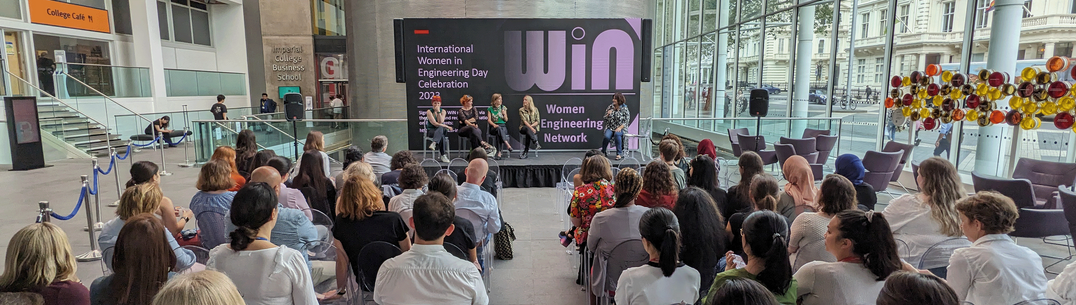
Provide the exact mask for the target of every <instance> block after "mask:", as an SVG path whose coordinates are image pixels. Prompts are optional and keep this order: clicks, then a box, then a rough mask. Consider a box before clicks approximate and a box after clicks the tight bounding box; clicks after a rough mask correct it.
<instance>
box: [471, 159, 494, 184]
mask: <svg viewBox="0 0 1076 305" xmlns="http://www.w3.org/2000/svg"><path fill="white" fill-rule="evenodd" d="M466 171H467V183H470V184H482V181H485V180H486V174H488V173H489V163H486V159H474V160H471V162H470V163H467V169H466Z"/></svg>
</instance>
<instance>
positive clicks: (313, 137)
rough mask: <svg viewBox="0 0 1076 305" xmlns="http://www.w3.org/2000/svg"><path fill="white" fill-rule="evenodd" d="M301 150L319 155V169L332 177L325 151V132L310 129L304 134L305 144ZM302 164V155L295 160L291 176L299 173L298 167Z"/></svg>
mask: <svg viewBox="0 0 1076 305" xmlns="http://www.w3.org/2000/svg"><path fill="white" fill-rule="evenodd" d="M303 152H313V153H316V154H319V155H321V169H322V171H323V172H325V177H332V173H331V172H330V170H329V154H326V153H325V134H323V133H321V132H320V131H317V130H311V131H310V132H309V133H307V134H306V144H303ZM302 165H303V157H301V156H300V157H299V159H298V160H295V168H293V169H292V170H291V171H292V174H291V176H292V177H295V176H296V175H298V173H299V168H300V167H302Z"/></svg>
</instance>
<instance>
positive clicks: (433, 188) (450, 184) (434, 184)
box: [429, 173, 456, 200]
mask: <svg viewBox="0 0 1076 305" xmlns="http://www.w3.org/2000/svg"><path fill="white" fill-rule="evenodd" d="M429 189H430V192H438V193H441V194H442V195H445V198H448V199H449V200H454V199H456V180H454V179H452V176H449V175H448V173H437V174H436V175H433V179H430V185H429Z"/></svg>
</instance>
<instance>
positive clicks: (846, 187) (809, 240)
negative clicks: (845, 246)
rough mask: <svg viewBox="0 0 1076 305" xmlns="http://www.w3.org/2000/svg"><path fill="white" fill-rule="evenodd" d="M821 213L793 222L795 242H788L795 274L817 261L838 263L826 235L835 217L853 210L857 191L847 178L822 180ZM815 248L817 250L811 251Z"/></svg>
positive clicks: (837, 177) (819, 205) (835, 175)
mask: <svg viewBox="0 0 1076 305" xmlns="http://www.w3.org/2000/svg"><path fill="white" fill-rule="evenodd" d="M817 204H818V212H817V213H815V212H805V213H803V214H800V216H799V217H796V220H793V221H792V233H791V234H792V235H791V236H792V238H790V239H789V240H788V253H792V256H791V257H789V260H790V261H791V262H792V272H796V271H797V270H799V269H800V267H802V266H803V265H804V264H806V263H810V262H813V261H822V262H836V261H837V258H836V257H834V256H833V254H830V252H828V251H827V249H826V246H825V245H826V244H825V235H826V228H828V226H829V223H830V220H831V219H832V218H833V215H837V213H840V212H841V211H844V210H847V209H853V208H855V205H856V190H855V188H854V187H853V186H852V182H849V181H848V179H845V178H844V176H841V175H837V174H830V175H828V176H826V179H823V180H822V189H821V190H820V191H819V195H818V203H817ZM808 245H814V247H807V246H808Z"/></svg>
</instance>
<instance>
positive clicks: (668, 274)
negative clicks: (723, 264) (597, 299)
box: [616, 195, 705, 305]
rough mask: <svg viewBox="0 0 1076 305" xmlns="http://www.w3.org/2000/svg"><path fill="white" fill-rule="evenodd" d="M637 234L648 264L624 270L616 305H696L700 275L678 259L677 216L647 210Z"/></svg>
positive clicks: (663, 210) (665, 212)
mask: <svg viewBox="0 0 1076 305" xmlns="http://www.w3.org/2000/svg"><path fill="white" fill-rule="evenodd" d="M703 196H705V195H703ZM639 233H641V234H642V236H643V248H645V249H646V253H648V254H650V262H648V263H647V264H646V265H643V266H639V267H633V268H628V269H627V270H624V273H622V274H621V275H620V280H619V281H618V282H617V285H616V303H617V304H625V305H631V304H641V305H647V304H692V303H695V301H697V300H698V299H699V280H700V277H699V272H698V271H696V270H695V268H691V266H688V265H685V264H684V263H682V262H680V260H679V259H678V258H679V257H678V254H679V252H680V224H679V223H678V222H677V219H676V215H674V214H673V212H672V211H669V210H667V209H665V208H654V209H649V210H647V211H646V212H645V213H644V214H643V218H642V219H641V220H640V221H639Z"/></svg>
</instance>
